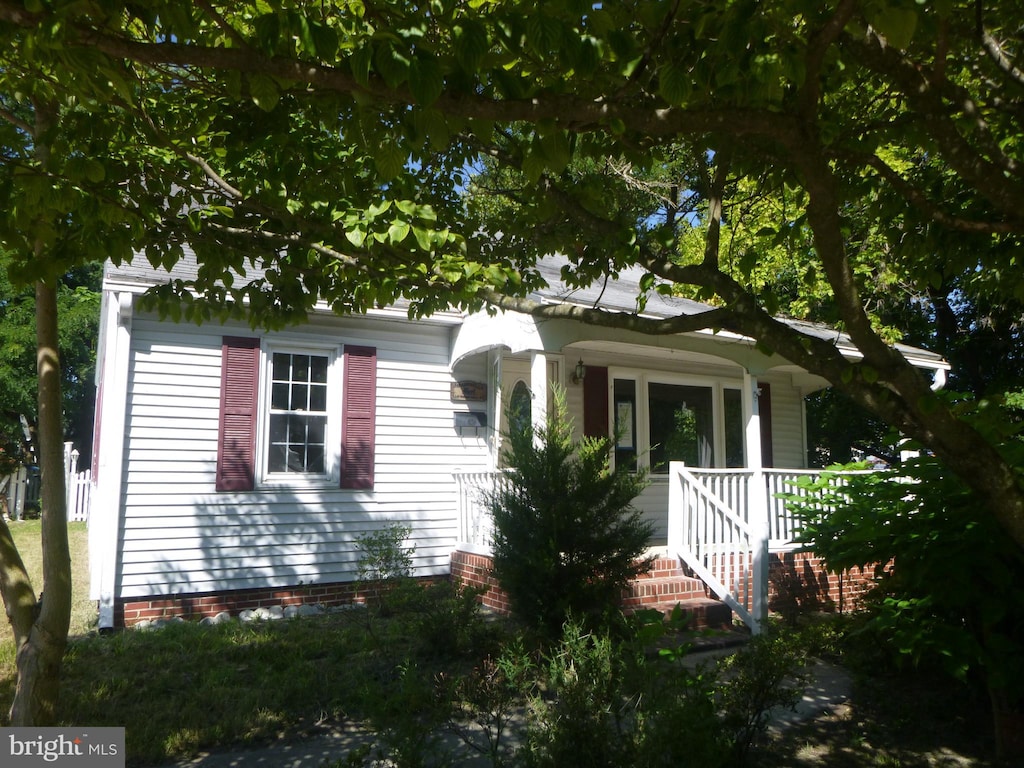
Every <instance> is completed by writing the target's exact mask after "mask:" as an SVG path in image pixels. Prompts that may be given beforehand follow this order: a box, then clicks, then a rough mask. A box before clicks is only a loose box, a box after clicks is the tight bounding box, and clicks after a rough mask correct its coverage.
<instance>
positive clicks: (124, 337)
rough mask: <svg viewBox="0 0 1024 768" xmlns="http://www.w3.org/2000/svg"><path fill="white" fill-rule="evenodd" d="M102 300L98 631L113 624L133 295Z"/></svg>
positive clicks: (94, 566)
mask: <svg viewBox="0 0 1024 768" xmlns="http://www.w3.org/2000/svg"><path fill="white" fill-rule="evenodd" d="M107 296H108V297H109V298H110V300H109V301H106V302H104V304H105V308H104V318H103V321H104V327H105V331H106V332H105V335H104V344H103V346H102V347H101V353H102V355H103V365H102V369H101V374H100V377H101V387H100V393H99V395H100V397H101V398H102V402H101V403H100V404H99V408H98V409H97V410H98V412H99V413H102V414H103V416H102V418H103V422H102V424H101V426H100V434H99V445H96V446H93V450H94V451H96V456H97V462H96V474H97V477H96V487H95V489H94V493H95V496H94V497H93V500H92V510H91V514H90V519H89V565H90V571H91V584H90V592H89V597H90V599H93V600H97V601H98V602H99V628H100V629H101V630H104V629H111V628H113V626H114V603H115V598H116V588H117V570H118V563H119V561H120V552H119V551H118V544H117V542H118V538H119V535H120V522H121V482H122V480H123V475H124V471H123V470H124V445H125V441H126V440H127V436H126V434H125V421H126V415H127V409H128V364H129V358H130V354H131V331H132V312H133V296H132V294H131V293H129V292H127V291H125V292H122V293H116V294H115V293H113V292H109V293H108V294H107Z"/></svg>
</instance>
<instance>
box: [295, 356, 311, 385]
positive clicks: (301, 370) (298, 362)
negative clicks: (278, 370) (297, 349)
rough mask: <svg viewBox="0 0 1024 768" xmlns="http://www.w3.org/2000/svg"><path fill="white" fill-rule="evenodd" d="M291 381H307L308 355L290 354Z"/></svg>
mask: <svg viewBox="0 0 1024 768" xmlns="http://www.w3.org/2000/svg"><path fill="white" fill-rule="evenodd" d="M292 381H309V355H292Z"/></svg>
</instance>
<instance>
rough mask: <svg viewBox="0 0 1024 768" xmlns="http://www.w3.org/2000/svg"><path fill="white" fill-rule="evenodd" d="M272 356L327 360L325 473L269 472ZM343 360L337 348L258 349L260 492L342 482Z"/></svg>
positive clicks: (278, 345)
mask: <svg viewBox="0 0 1024 768" xmlns="http://www.w3.org/2000/svg"><path fill="white" fill-rule="evenodd" d="M275 353H282V354H292V355H311V356H316V357H326V358H327V429H326V435H325V438H324V440H325V443H326V445H325V447H324V472H322V473H308V474H305V473H299V472H270V470H269V467H268V458H269V447H270V405H271V378H272V376H273V359H274V354H275ZM342 361H343V356H342V354H341V346H340V345H337V344H330V345H328V344H316V343H310V342H308V341H302V342H288V341H279V340H275V341H269V342H268V341H264V342H263V344H262V345H261V347H260V386H259V412H258V415H257V419H256V483H257V487H259V488H294V489H299V490H303V489H323V488H337V487H338V485H339V484H340V482H341V418H342V413H341V382H342V364H343V362H342Z"/></svg>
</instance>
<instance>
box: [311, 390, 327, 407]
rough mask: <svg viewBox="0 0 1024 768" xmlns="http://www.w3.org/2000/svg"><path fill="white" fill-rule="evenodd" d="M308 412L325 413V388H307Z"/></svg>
mask: <svg viewBox="0 0 1024 768" xmlns="http://www.w3.org/2000/svg"><path fill="white" fill-rule="evenodd" d="M309 410H311V411H316V412H318V413H324V412H326V411H327V387H326V386H318V385H316V384H314V385H313V386H311V387H310V388H309Z"/></svg>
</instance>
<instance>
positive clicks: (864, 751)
mask: <svg viewBox="0 0 1024 768" xmlns="http://www.w3.org/2000/svg"><path fill="white" fill-rule="evenodd" d="M992 756H993V738H992V725H991V722H990V720H989V715H988V712H987V707H986V703H985V701H984V700H979V699H978V698H977V697H975V696H972V695H971V694H969V693H966V692H965V691H964V689H962V688H953V687H951V686H949V685H948V684H945V685H944V684H943V683H942V681H941V680H939V679H936V678H928V677H926V676H921V677H911V676H906V677H893V676H886V677H877V678H873V679H864V678H860V679H855V680H854V682H853V691H852V696H851V698H850V700H849V701H848V702H846V703H844V704H842V705H840V706H838V707H835V708H833V710H832V711H831V712H829V713H828V714H824V715H822V716H820V717H817V718H815V719H813V720H807V721H804V722H802V723H799V724H797V725H795V726H793V727H790V728H788V729H786V730H785V731H783V732H782V733H779V734H776V735H775V737H774V738H773V739H772V741H771V743H770V744H768V745H767V746H766V747H765V748H764V749H763V750H762V751H761V754H760V758H761V759H760V761H759V762H760V763H761V764H762V765H763V766H794V767H796V768H800V767H801V766H807V767H808V768H809V767H810V766H829V768H833V767H834V768H867V766H890V767H891V768H897V767H898V768H966V767H967V766H970V767H971V768H988V767H989V766H992V767H993V768H994V766H997V765H1000V764H998V763H996V762H994V761H993V760H992ZM1006 765H1008V764H1006Z"/></svg>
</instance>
